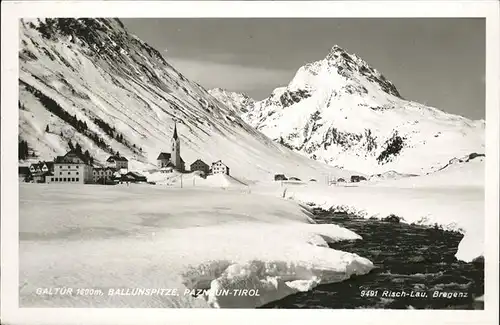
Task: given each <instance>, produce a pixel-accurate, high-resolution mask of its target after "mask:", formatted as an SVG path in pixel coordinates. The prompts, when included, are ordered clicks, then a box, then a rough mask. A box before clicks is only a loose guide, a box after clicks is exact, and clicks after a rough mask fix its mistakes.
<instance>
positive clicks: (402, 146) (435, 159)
mask: <svg viewBox="0 0 500 325" xmlns="http://www.w3.org/2000/svg"><path fill="white" fill-rule="evenodd" d="M243 119H244V120H245V121H247V122H248V123H249V124H250V125H252V126H254V127H255V128H257V129H258V130H260V131H261V132H263V133H264V134H266V135H267V136H269V137H270V138H272V139H274V140H275V141H278V142H279V143H281V144H283V145H285V146H287V147H289V148H292V149H294V150H296V151H299V152H301V153H303V154H304V155H306V156H308V157H310V158H312V159H318V160H320V161H323V162H327V163H330V164H332V165H334V166H342V167H345V168H348V169H354V170H359V171H361V172H364V173H367V174H373V173H383V172H386V171H389V170H395V171H397V172H400V173H415V174H420V173H425V172H428V171H430V170H432V169H433V168H439V166H441V165H442V164H443V163H445V162H447V161H448V160H449V159H451V158H453V157H455V156H460V155H464V154H467V153H470V152H481V151H482V150H483V148H484V121H471V120H469V119H466V118H463V117H461V116H457V115H453V114H447V113H445V112H443V111H441V110H439V109H436V108H433V107H428V106H425V105H422V104H419V103H416V102H412V101H408V100H405V99H403V98H402V97H401V95H400V93H399V91H398V90H397V88H396V87H395V86H394V84H393V83H392V82H391V81H389V80H388V79H386V78H385V77H384V76H383V75H382V73H380V72H379V71H377V70H376V69H374V68H373V67H371V66H370V65H369V64H368V63H367V62H366V61H364V60H363V59H361V58H360V57H358V56H357V55H355V54H349V53H348V52H347V51H346V50H344V49H342V48H341V47H340V46H338V45H335V46H333V47H332V48H331V50H330V52H329V53H328V55H327V56H326V57H325V58H323V59H321V60H318V61H315V62H311V63H308V64H306V65H304V66H302V67H300V68H299V69H298V70H297V72H296V74H295V76H294V77H293V79H292V80H291V81H290V83H289V84H288V85H286V86H285V87H279V88H276V89H275V90H274V91H273V92H272V93H271V95H270V96H269V97H268V98H266V99H264V100H262V101H258V102H255V103H254V105H253V106H252V108H249V109H248V112H246V113H244V114H243ZM420 150H422V151H424V152H420ZM403 153H406V154H404V155H403ZM419 160H421V161H419Z"/></svg>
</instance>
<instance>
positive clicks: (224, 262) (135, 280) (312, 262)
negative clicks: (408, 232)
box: [19, 184, 373, 308]
mask: <svg viewBox="0 0 500 325" xmlns="http://www.w3.org/2000/svg"><path fill="white" fill-rule="evenodd" d="M194 201H195V202H196V204H193V202H194ZM41 206H43V209H40V207H41ZM309 216H310V215H309V213H308V212H307V210H305V209H303V208H302V207H300V206H299V205H297V204H296V203H294V202H291V201H287V200H282V199H279V198H275V197H271V196H261V195H255V194H247V193H240V192H236V191H224V190H220V189H215V188H212V189H194V188H192V189H176V188H167V187H164V186H153V185H135V184H133V185H130V186H129V187H127V186H89V185H86V186H78V185H54V184H51V185H50V186H47V185H45V184H21V186H20V216H19V218H20V234H19V236H20V270H19V271H20V306H21V307H44V306H53V307H97V306H98V307H221V308H224V307H256V306H261V305H262V304H265V303H267V302H270V301H273V300H275V299H280V298H282V297H284V296H286V295H289V294H292V293H295V292H298V291H303V290H310V289H311V288H313V287H314V286H316V285H318V284H320V283H330V282H337V281H342V280H345V279H347V278H349V277H350V276H351V275H353V274H365V273H367V272H369V271H370V270H371V269H372V268H373V264H372V263H371V262H370V261H369V260H367V259H365V258H363V257H360V256H357V255H355V254H351V253H346V252H342V251H337V250H333V249H330V248H327V242H329V241H336V240H341V239H343V240H344V239H359V238H360V237H359V236H358V235H357V234H355V233H353V232H352V231H349V230H347V229H345V228H341V227H338V226H335V225H320V224H312V223H311V220H310V218H309ZM63 287H66V288H72V289H73V290H74V291H73V294H66V295H61V294H49V293H42V294H37V288H63ZM84 288H89V289H94V290H101V291H100V292H101V293H102V294H101V295H79V294H76V290H77V289H84ZM138 288H142V289H160V288H161V289H165V290H166V289H169V291H168V292H166V291H165V292H164V294H163V295H158V294H156V295H133V294H132V293H133V292H137V289H138ZM119 289H122V291H120V290H119ZM133 289H136V291H132V290H133ZM191 289H194V290H198V289H199V290H205V291H203V292H202V294H200V295H199V296H197V297H194V296H193V295H192V293H193V292H192V291H190V290H191ZM234 289H254V290H255V291H253V293H254V295H248V294H247V295H241V294H242V293H241V292H240V291H237V290H236V291H235V290H234ZM123 290H125V291H123ZM126 290H128V291H126ZM127 293H128V294H127ZM257 294H258V295H257Z"/></svg>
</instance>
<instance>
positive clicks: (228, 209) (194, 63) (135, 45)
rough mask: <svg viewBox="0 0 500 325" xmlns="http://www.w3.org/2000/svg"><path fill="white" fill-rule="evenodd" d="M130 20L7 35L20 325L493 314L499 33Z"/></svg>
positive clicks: (478, 28) (32, 28)
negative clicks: (76, 312) (145, 315)
mask: <svg viewBox="0 0 500 325" xmlns="http://www.w3.org/2000/svg"><path fill="white" fill-rule="evenodd" d="M96 4H97V2H96ZM171 5H172V6H175V4H174V3H171ZM306 5H307V4H304V6H306ZM129 6H130V5H129ZM137 6H139V5H137ZM108 7H109V5H108ZM162 8H168V7H166V6H163V7H162ZM219 8H220V7H219ZM492 8H494V7H492ZM496 8H497V9H498V5H497V6H496ZM131 15H132V16H131ZM131 15H127V16H123V15H120V14H119V13H118V12H117V14H116V15H113V14H111V12H106V14H105V15H104V14H99V13H97V12H96V14H95V15H94V16H92V15H85V14H82V16H81V17H84V18H81V17H78V14H77V16H74V15H70V14H66V15H64V14H61V13H54V15H51V16H48V15H37V14H36V13H31V14H29V15H26V16H24V15H23V14H22V13H20V16H19V17H18V18H17V25H18V28H17V30H15V31H11V33H12V34H17V36H16V37H17V43H18V48H16V49H14V48H9V49H8V50H9V51H12V53H13V52H16V53H15V57H16V59H17V63H16V65H15V66H17V69H16V71H15V73H16V74H17V76H16V78H15V79H9V80H11V83H15V89H17V91H16V93H10V94H9V95H10V96H14V97H15V101H16V102H17V103H16V105H17V108H14V107H13V106H12V105H9V107H8V108H6V107H5V105H4V102H3V98H2V166H3V165H4V158H5V157H6V156H10V158H9V159H10V160H12V161H14V160H15V164H17V177H14V176H13V174H14V173H15V171H14V170H10V169H9V170H7V169H6V168H3V167H2V228H4V226H3V223H4V220H3V219H4V218H5V217H6V215H4V213H3V212H4V211H3V209H4V194H3V192H4V191H5V190H6V189H7V188H9V189H10V190H12V191H16V192H17V195H18V196H17V198H18V199H16V202H12V200H10V201H11V204H12V205H15V206H16V209H18V210H15V211H18V212H17V214H16V215H12V216H10V215H9V218H11V219H12V220H10V221H11V222H14V223H15V227H18V228H16V229H18V231H17V233H16V238H17V245H16V244H15V243H14V246H16V250H18V252H16V258H18V260H16V261H18V262H17V274H15V278H13V279H18V280H15V281H16V282H18V283H17V284H16V288H18V289H17V292H16V294H17V295H18V296H17V301H16V302H15V303H16V304H18V307H19V308H20V309H21V310H22V309H23V308H30V309H31V308H45V309H54V308H97V309H99V308H122V309H130V308H132V309H136V308H149V309H168V310H170V309H188V308H210V309H234V308H238V309H273V310H276V309H280V310H287V309H294V310H298V309H300V310H313V309H314V310H317V309H334V310H359V309H379V310H427V311H428V310H441V311H443V310H447V311H450V310H476V311H484V310H485V296H487V297H491V299H494V300H492V301H497V302H498V291H497V292H496V293H495V292H493V293H494V294H495V295H496V297H493V296H492V295H491V294H489V295H485V290H486V287H489V286H491V285H490V284H488V282H487V281H486V282H485V278H486V276H485V265H487V264H488V262H490V263H491V262H493V263H494V264H496V266H495V267H496V268H497V269H496V270H497V272H498V257H496V261H495V260H494V259H493V260H490V261H488V258H493V257H494V256H492V255H487V254H485V251H486V250H488V249H489V248H488V245H487V243H486V239H485V238H486V237H488V236H489V235H487V234H486V233H487V232H488V231H489V230H488V220H487V219H488V218H487V215H488V211H487V210H488V204H487V200H489V199H487V198H488V197H489V196H488V195H490V196H491V193H493V194H494V192H490V194H488V193H487V188H490V190H491V188H492V187H491V186H489V187H488V182H491V181H493V182H496V183H493V184H492V186H493V190H496V191H497V192H496V193H497V194H496V195H498V180H493V179H492V178H493V176H494V174H489V175H487V173H486V170H487V169H488V168H490V167H488V168H487V167H486V166H487V162H488V160H490V159H492V162H493V164H496V166H495V167H493V168H494V169H496V171H495V173H497V174H496V175H497V176H498V148H497V149H490V148H489V147H488V146H489V144H490V143H491V142H488V141H491V140H488V137H487V129H488V128H491V130H492V131H493V132H497V133H496V134H497V136H498V121H492V120H490V118H489V117H488V119H487V118H486V117H487V98H488V97H487V96H486V93H487V80H488V79H487V71H488V65H487V63H488V61H487V40H488V37H487V36H488V35H489V34H488V33H487V25H488V22H487V18H485V17H484V16H483V17H480V16H477V15H476V16H473V15H471V17H467V16H461V17H356V16H355V15H353V17H267V16H266V17H259V16H255V17H217V16H215V17H211V16H208V17H204V16H203V13H200V16H199V17H196V16H195V17H182V15H181V16H180V17H168V16H166V17H162V15H161V12H158V14H157V15H156V16H154V15H153V16H146V17H144V16H142V17H141V16H139V15H138V16H136V17H134V16H133V13H131ZM167 15H168V13H167ZM52 16H53V17H52ZM2 29H3V28H2ZM2 43H3V41H2ZM495 46H496V45H495ZM4 51H6V50H5V49H4V45H3V44H2V54H4ZM2 56H3V55H2ZM3 60H4V59H2V79H3V77H4V67H3V65H4V61H3ZM496 67H498V66H496ZM497 70H498V69H497ZM488 73H491V70H490V72H488ZM493 73H498V71H493ZM496 79H497V80H496V82H498V76H496ZM2 84H4V82H2ZM11 86H12V89H14V85H11ZM2 94H5V92H4V86H3V85H2ZM497 95H498V94H495V96H497ZM2 97H3V95H2ZM11 102H14V101H13V100H12V101H11ZM11 106H12V107H11ZM7 110H8V114H9V120H11V122H10V124H17V125H16V131H15V132H17V149H16V148H15V144H14V140H15V137H14V135H12V136H10V135H9V137H10V138H7V139H5V138H4V137H6V135H5V134H4V131H3V126H4V121H3V120H4V113H5V112H6V111H7ZM493 110H496V111H498V106H497V107H494V108H493ZM488 114H489V113H488ZM494 114H496V115H495V116H497V117H498V113H497V112H496V113H494ZM490 134H491V132H490ZM493 134H494V133H493ZM6 141H10V142H11V143H12V144H11V145H10V148H12V151H7V149H5V148H4V146H3V144H4V142H6ZM493 141H494V142H493V143H495V142H496V144H497V145H498V138H496V140H493ZM487 147H488V148H487ZM487 149H488V150H496V151H488V150H487ZM14 150H17V157H16V155H15V151H14ZM487 151H488V152H487ZM490 152H491V153H492V155H493V156H492V157H490ZM5 159H7V158H5ZM488 163H490V164H491V162H488ZM490 166H491V165H490ZM490 169H491V168H490ZM490 169H488V170H490ZM5 173H10V174H11V178H12V179H15V180H17V183H15V184H9V185H4V175H5ZM497 199H498V196H497ZM7 201H9V200H7ZM489 202H491V201H489ZM496 204H497V203H496ZM489 206H491V204H490V205H489ZM497 209H498V207H497ZM497 211H498V210H497ZM17 216H18V219H17ZM490 217H491V213H490ZM496 222H498V221H496ZM492 227H493V228H495V227H498V223H497V224H496V226H495V224H493V226H492ZM491 229H492V228H490V230H491ZM493 237H495V236H493ZM4 239H5V236H4V232H3V231H2V241H4ZM489 240H490V243H491V244H494V245H496V246H497V245H498V228H496V239H494V240H495V241H496V243H495V242H491V240H492V239H491V237H490V239H489ZM2 246H4V243H2ZM490 247H491V246H490ZM490 249H496V248H494V247H491V248H490ZM497 253H498V251H497ZM4 255H5V254H4V251H3V250H2V268H3V267H4V262H3V257H4ZM1 276H2V285H3V284H4V280H5V279H4V278H5V272H3V271H2V275H1ZM497 277H498V274H497ZM487 280H488V281H489V280H490V278H487ZM9 281H13V280H9ZM496 290H498V289H496ZM5 299H7V298H6V297H5V296H4V295H2V303H4V302H5ZM488 299H489V298H488ZM495 299H496V300H495ZM62 310H64V309H62ZM255 312H256V313H259V311H255ZM261 312H263V311H261ZM0 316H1V315H0ZM496 317H497V319H498V311H497V313H496ZM7 323H8V320H7V322H6V324H7ZM66 324H67V323H66Z"/></svg>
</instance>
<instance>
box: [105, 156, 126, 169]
mask: <svg viewBox="0 0 500 325" xmlns="http://www.w3.org/2000/svg"><path fill="white" fill-rule="evenodd" d="M106 164H107V167H111V168H115V169H122V168H124V169H128V159H127V158H125V157H123V156H120V153H116V155H113V156H109V158H108V159H106Z"/></svg>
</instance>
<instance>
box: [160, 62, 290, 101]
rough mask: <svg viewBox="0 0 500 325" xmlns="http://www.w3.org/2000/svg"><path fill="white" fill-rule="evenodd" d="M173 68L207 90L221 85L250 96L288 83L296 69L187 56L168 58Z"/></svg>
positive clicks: (267, 91) (267, 92) (269, 91)
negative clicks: (219, 61) (220, 61)
mask: <svg viewBox="0 0 500 325" xmlns="http://www.w3.org/2000/svg"><path fill="white" fill-rule="evenodd" d="M166 59H167V61H169V62H170V63H171V64H172V65H173V66H174V68H176V69H177V70H178V71H179V72H181V73H182V74H183V75H185V76H186V77H187V78H189V79H190V80H192V81H196V82H197V83H199V84H201V85H202V86H203V87H205V88H207V89H211V88H216V87H221V88H226V89H228V90H231V91H238V92H245V93H247V94H249V95H251V94H252V93H254V94H255V93H256V92H259V93H260V92H262V91H265V93H266V94H269V93H271V91H272V90H273V89H274V88H276V87H280V86H284V85H286V84H288V82H289V81H290V80H291V78H293V76H294V73H295V72H294V71H288V70H279V69H265V68H259V67H251V66H243V65H238V64H227V63H217V62H211V61H203V60H193V59H184V58H174V57H171V58H166Z"/></svg>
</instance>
